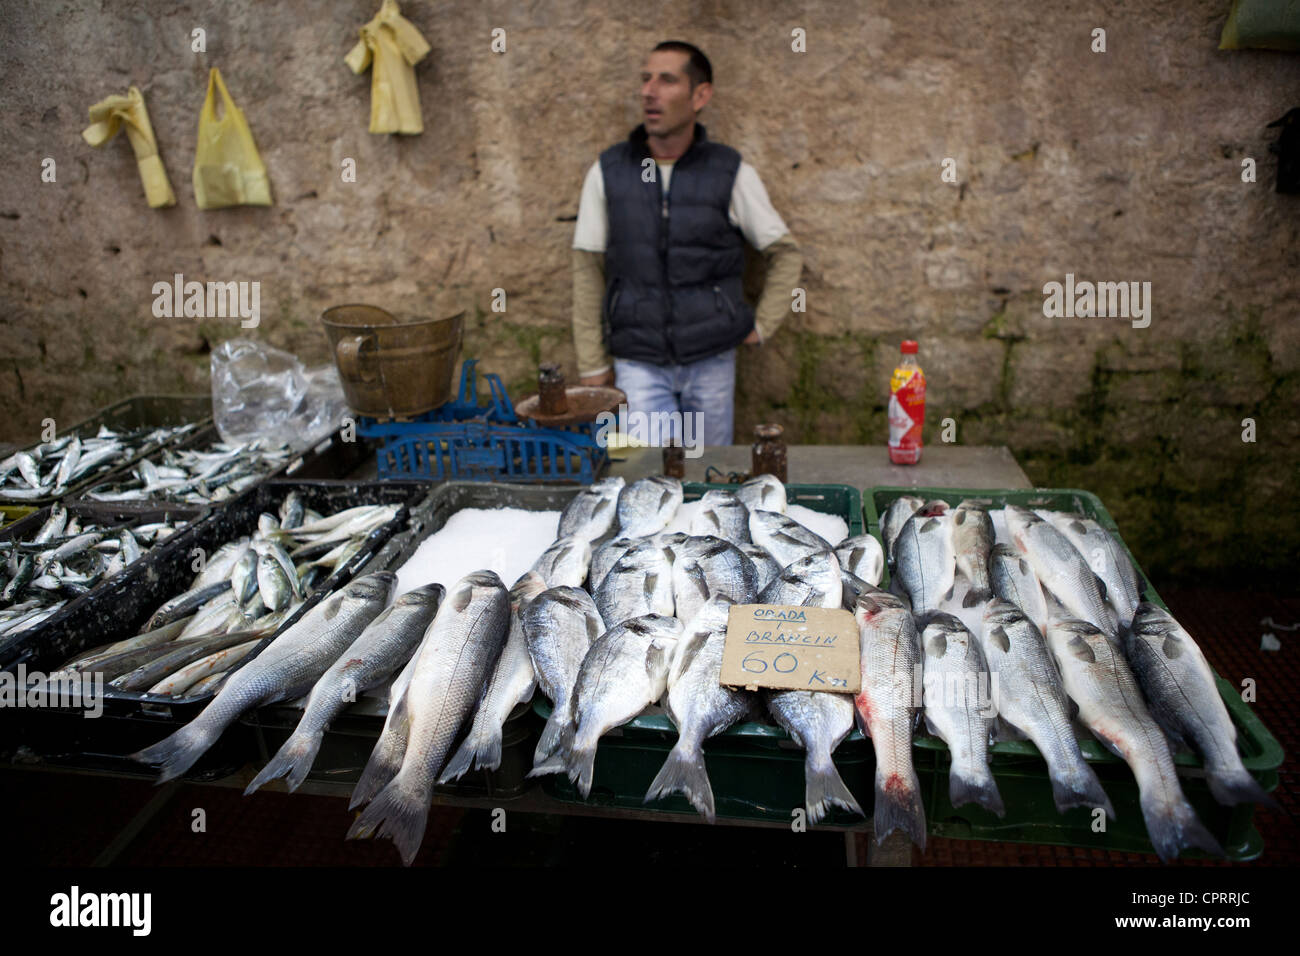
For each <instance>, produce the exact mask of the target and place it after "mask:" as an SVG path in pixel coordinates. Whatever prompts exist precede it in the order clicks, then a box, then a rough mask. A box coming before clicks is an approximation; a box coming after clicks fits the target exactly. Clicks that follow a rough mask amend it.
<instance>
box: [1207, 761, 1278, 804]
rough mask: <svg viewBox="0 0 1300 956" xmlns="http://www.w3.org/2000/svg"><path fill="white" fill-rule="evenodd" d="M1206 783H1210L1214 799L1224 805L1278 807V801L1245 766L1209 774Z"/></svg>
mask: <svg viewBox="0 0 1300 956" xmlns="http://www.w3.org/2000/svg"><path fill="white" fill-rule="evenodd" d="M1206 783H1208V784H1209V787H1210V793H1212V794H1213V795H1214V799H1215V800H1217V801H1219V803H1222V804H1223V805H1224V806H1229V807H1231V806H1236V805H1237V804H1239V803H1258V804H1260V805H1262V806H1265V807H1268V808H1269V809H1270V810H1277V809H1278V805H1277V801H1276V800H1274V799H1273V798H1272V797H1271V796H1269V795H1268V793H1267V792H1266V791H1265V790H1264V788H1263V787H1261V786H1260V785H1259V783H1258V782H1256V780H1255V778H1254V777H1252V776H1251V775H1250V772H1249V771H1247V770H1246V769H1245V768H1244V767H1237V768H1234V769H1232V770H1226V771H1218V772H1217V773H1211V774H1208V775H1207V777H1206Z"/></svg>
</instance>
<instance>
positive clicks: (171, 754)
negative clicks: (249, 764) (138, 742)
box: [131, 714, 228, 783]
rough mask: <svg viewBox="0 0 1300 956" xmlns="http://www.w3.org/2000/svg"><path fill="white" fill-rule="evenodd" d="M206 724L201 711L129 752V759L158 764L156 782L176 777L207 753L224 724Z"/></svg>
mask: <svg viewBox="0 0 1300 956" xmlns="http://www.w3.org/2000/svg"><path fill="white" fill-rule="evenodd" d="M209 723H210V722H208V721H205V720H203V715H202V714H200V715H199V716H198V717H196V718H195V719H194V720H192V721H190V723H188V724H186V725H185V726H184V727H182V728H181V729H180V730H178V731H176V732H175V733H174V734H172V735H171V736H170V737H167V738H166V739H164V740H160V741H159V742H158V743H156V744H154V745H153V746H152V747H146V748H145V749H144V750H141V751H140V752H139V753H134V754H131V759H132V760H138V761H139V762H140V763H148V764H156V765H157V766H159V767H160V768H161V769H162V773H160V774H159V775H158V780H157V782H158V783H166V782H167V781H168V780H175V779H176V778H177V777H179V776H181V775H182V774H184V773H185V771H187V770H189V769H190V767H192V766H194V764H196V763H197V762H198V760H199V758H200V757H202V756H203V755H204V754H205V753H207V752H208V748H209V747H211V746H212V745H213V744H214V743H216V741H217V738H218V737H219V736H221V731H222V730H224V729H225V726H226V725H225V724H224V723H223V724H222V725H221V726H220V727H211V726H209ZM227 723H228V721H227Z"/></svg>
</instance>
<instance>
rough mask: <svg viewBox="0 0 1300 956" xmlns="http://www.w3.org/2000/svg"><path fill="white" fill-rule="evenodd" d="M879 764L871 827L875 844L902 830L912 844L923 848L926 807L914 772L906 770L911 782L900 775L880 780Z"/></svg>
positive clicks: (878, 766)
mask: <svg viewBox="0 0 1300 956" xmlns="http://www.w3.org/2000/svg"><path fill="white" fill-rule="evenodd" d="M881 775H882V774H881V770H880V765H879V764H877V765H876V808H875V812H874V813H873V820H872V823H873V826H874V828H875V833H876V845H877V846H879V845H880V844H881V843H883V842H884V841H885V837H887V836H889V834H891V833H893V832H894V831H895V830H902V831H903V832H904V833H906V834H907V835H908V836H909V837H911V838H912V842H913V843H915V844H916V845H917V846H919V847H920V848H921V849H922V850H924V849H925V806H924V805H923V804H922V803H921V792H920V784H919V783H918V782H917V779H916V771H915V770H910V769H909V774H908V775H909V776H910V778H911V779H910V780H905V779H903V777H902V775H901V774H894V775H892V776H890V777H888V778H886V779H884V780H882V779H881Z"/></svg>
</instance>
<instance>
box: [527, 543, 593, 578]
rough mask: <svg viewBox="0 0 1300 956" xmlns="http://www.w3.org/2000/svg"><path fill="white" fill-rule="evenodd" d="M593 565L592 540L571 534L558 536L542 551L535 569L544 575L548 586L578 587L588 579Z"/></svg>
mask: <svg viewBox="0 0 1300 956" xmlns="http://www.w3.org/2000/svg"><path fill="white" fill-rule="evenodd" d="M590 567H591V542H589V541H587V540H585V539H583V538H580V537H576V536H574V535H569V536H568V537H564V538H557V539H556V540H555V542H554V543H553V544H552V545H551V546H550V547H549V548H547V549H546V550H545V551H544V552H542V556H541V557H540V558H538V559H537V562H536V563H535V564H534V565H533V568H532V569H533V570H534V571H536V572H537V573H538V574H540V575H541V576H542V580H544V581H545V582H546V586H547V587H548V588H559V587H568V588H578V587H582V582H583V581H585V580H587V571H588V569H589V568H590Z"/></svg>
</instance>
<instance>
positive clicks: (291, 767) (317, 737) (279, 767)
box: [244, 732, 323, 796]
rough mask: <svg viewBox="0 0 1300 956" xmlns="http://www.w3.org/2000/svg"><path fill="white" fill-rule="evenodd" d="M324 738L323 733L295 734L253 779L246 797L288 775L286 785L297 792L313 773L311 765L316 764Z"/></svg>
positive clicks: (245, 793)
mask: <svg viewBox="0 0 1300 956" xmlns="http://www.w3.org/2000/svg"><path fill="white" fill-rule="evenodd" d="M322 737H323V734H321V733H314V734H313V733H297V732H295V733H294V734H293V736H291V737H290V738H289V739H288V740H286V741H285V742H284V746H282V747H281V748H280V749H279V751H278V752H277V753H276V755H275V756H274V757H272V758H271V761H270V763H268V764H267V765H266V766H265V767H263V768H262V772H261V773H259V774H258V775H257V776H256V777H254V778H253V782H252V783H250V784H249V785H248V787H247V789H245V790H244V796H248V795H249V794H250V793H252V792H254V791H255V790H257V789H258V788H259V787H261V786H262V785H263V784H266V783H270V782H271V781H272V780H274V779H275V778H276V777H283V776H285V775H286V774H287V775H288V780H287V781H286V783H287V784H288V787H289V790H290V792H292V791H294V790H297V789H298V788H299V787H300V786H302V782H303V781H304V780H306V779H307V774H308V773H310V772H311V765H312V764H313V763H315V762H316V753H317V752H318V751H319V750H320V745H321V739H322Z"/></svg>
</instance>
